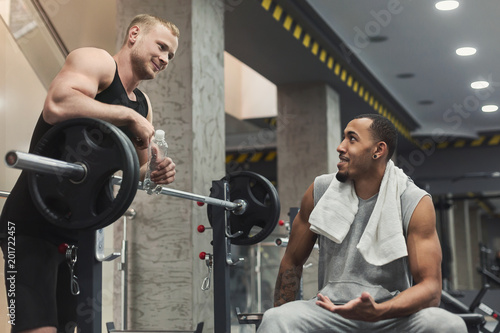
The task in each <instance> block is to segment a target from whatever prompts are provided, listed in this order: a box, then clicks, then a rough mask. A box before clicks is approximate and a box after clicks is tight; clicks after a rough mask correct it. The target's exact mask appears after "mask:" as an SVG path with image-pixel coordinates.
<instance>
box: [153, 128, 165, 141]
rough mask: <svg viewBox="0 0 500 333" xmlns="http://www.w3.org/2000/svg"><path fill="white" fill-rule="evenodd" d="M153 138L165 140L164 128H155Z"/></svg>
mask: <svg viewBox="0 0 500 333" xmlns="http://www.w3.org/2000/svg"><path fill="white" fill-rule="evenodd" d="M155 140H158V141H161V140H165V131H164V130H156V132H155Z"/></svg>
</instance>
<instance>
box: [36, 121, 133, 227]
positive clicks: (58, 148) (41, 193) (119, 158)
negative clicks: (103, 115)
mask: <svg viewBox="0 0 500 333" xmlns="http://www.w3.org/2000/svg"><path fill="white" fill-rule="evenodd" d="M33 153H34V154H38V155H42V156H46V157H49V158H54V159H57V160H61V161H66V162H70V163H80V164H82V165H85V167H86V168H87V174H86V176H85V178H84V179H83V180H82V181H80V182H75V181H72V180H70V179H68V178H63V177H61V176H58V175H49V174H41V173H36V172H30V176H29V187H30V192H31V196H32V198H33V201H34V202H35V205H36V206H37V208H38V209H39V211H40V212H41V214H42V215H43V216H44V217H45V218H47V219H48V220H49V221H50V222H51V223H53V224H55V225H56V226H59V227H62V228H67V229H82V230H84V229H87V230H88V229H99V228H103V227H105V226H107V225H109V224H111V223H113V222H114V221H116V220H117V219H118V218H120V217H121V216H122V215H123V214H124V213H125V211H126V210H127V209H128V207H129V206H130V204H131V203H132V201H133V200H134V197H135V194H136V192H137V185H138V182H139V160H138V158H137V154H136V153H135V149H134V147H133V145H132V143H131V142H130V140H129V139H128V138H127V137H126V136H125V134H123V132H122V131H121V130H119V129H118V128H117V127H116V126H114V125H112V124H110V123H107V122H105V121H102V120H99V119H92V118H75V119H70V120H67V121H64V122H61V123H59V124H57V125H56V126H54V127H53V128H52V129H50V130H49V131H48V132H47V133H46V134H45V135H44V136H43V137H42V139H41V140H40V141H39V143H38V144H37V146H36V147H35V149H34V151H33ZM120 170H121V171H122V184H121V186H120V187H119V189H118V192H117V194H116V197H115V196H114V193H113V187H112V186H111V183H110V179H111V177H112V176H113V174H115V173H116V172H118V171H120Z"/></svg>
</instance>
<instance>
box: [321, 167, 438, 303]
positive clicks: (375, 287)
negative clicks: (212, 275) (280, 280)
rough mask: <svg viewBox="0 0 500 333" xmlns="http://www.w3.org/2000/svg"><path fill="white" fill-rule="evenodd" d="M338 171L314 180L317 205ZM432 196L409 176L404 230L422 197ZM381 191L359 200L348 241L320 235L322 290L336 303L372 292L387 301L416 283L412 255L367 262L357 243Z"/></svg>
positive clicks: (403, 202) (404, 198)
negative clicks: (384, 262)
mask: <svg viewBox="0 0 500 333" xmlns="http://www.w3.org/2000/svg"><path fill="white" fill-rule="evenodd" d="M334 176H335V175H334V174H328V175H322V176H319V177H317V178H316V179H315V181H314V205H316V204H317V203H318V201H319V199H320V198H321V196H322V195H323V193H325V191H326V189H327V188H328V186H329V185H330V183H331V181H332V180H333V177H334ZM425 195H429V194H428V193H427V192H425V191H424V190H422V189H420V188H418V187H417V186H416V185H415V184H414V183H413V181H412V180H411V179H410V178H408V184H407V188H406V190H405V191H404V192H403V194H402V195H401V212H402V215H403V230H404V233H405V238H406V232H407V230H408V224H409V222H410V219H411V216H412V214H413V211H414V210H415V207H417V205H418V203H419V202H420V200H421V199H422V198H423V197H424V196H425ZM377 197H378V194H377V195H375V196H373V197H371V198H370V199H368V200H363V199H360V198H358V199H359V205H358V212H357V214H356V216H355V217H354V221H353V223H352V225H351V229H350V230H349V232H348V233H347V235H346V237H345V239H344V241H343V242H342V243H341V244H337V243H335V242H333V241H331V240H330V239H328V238H326V237H324V236H319V244H320V250H319V267H318V289H319V291H320V292H321V293H322V294H323V295H326V296H328V297H329V298H330V299H331V300H332V301H333V302H334V303H335V304H344V303H347V302H348V301H350V300H352V299H354V298H357V297H359V296H360V295H361V293H362V292H364V291H366V292H369V293H370V295H371V296H372V297H373V298H374V299H375V301H376V302H377V303H380V302H384V301H387V300H389V299H391V298H393V297H394V296H396V295H397V294H399V293H400V292H401V291H403V290H405V289H408V288H409V287H410V286H411V285H412V278H411V274H410V269H409V266H408V257H403V258H400V259H397V260H395V261H393V262H390V263H388V264H386V265H383V266H375V265H371V264H369V263H368V262H366V261H365V260H364V258H363V256H362V255H361V253H360V252H359V251H358V249H357V248H356V246H357V245H358V243H359V240H360V238H361V235H362V234H363V231H364V230H365V227H366V224H367V223H368V220H369V218H370V215H371V213H372V211H373V208H374V207H375V203H376V202H377Z"/></svg>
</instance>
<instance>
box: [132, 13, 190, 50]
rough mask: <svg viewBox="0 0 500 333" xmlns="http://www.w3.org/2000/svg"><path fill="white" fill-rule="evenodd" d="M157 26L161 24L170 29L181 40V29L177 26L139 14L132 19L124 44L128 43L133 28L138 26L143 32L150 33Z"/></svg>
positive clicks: (154, 17) (155, 17)
mask: <svg viewBox="0 0 500 333" xmlns="http://www.w3.org/2000/svg"><path fill="white" fill-rule="evenodd" d="M157 24H161V25H163V26H164V27H166V28H168V29H169V30H170V31H171V32H172V34H173V35H174V36H175V37H177V38H179V36H180V34H181V33H180V31H179V28H177V26H176V25H175V24H173V23H172V22H170V21H167V20H164V19H162V18H159V17H157V16H153V15H149V14H139V15H137V16H136V17H134V18H133V19H132V22H130V24H129V26H128V28H127V32H126V34H125V40H124V41H123V44H126V43H127V40H128V33H129V31H130V28H132V27H133V26H138V27H139V28H141V29H142V31H143V32H145V33H148V32H149V31H150V30H151V29H152V28H153V27H155V26H156V25H157Z"/></svg>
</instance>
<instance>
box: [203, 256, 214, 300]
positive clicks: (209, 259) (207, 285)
mask: <svg viewBox="0 0 500 333" xmlns="http://www.w3.org/2000/svg"><path fill="white" fill-rule="evenodd" d="M205 263H206V264H207V268H208V273H207V276H206V277H205V278H204V279H203V282H202V283H201V290H203V291H207V290H208V289H210V277H211V275H212V267H213V255H212V254H210V253H206V254H205Z"/></svg>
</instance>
